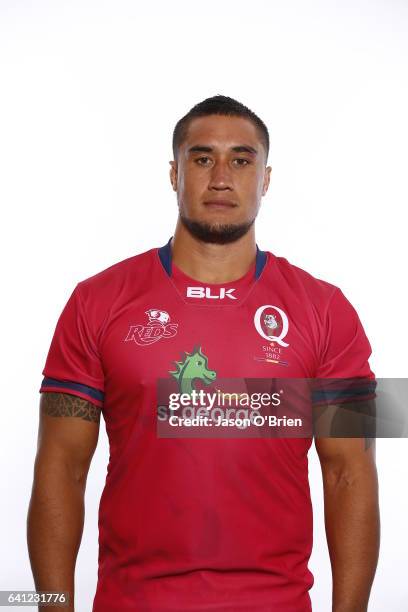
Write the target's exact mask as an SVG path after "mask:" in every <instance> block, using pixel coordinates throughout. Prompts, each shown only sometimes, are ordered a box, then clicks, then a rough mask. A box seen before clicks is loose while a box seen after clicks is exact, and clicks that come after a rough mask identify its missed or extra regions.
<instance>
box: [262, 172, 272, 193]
mask: <svg viewBox="0 0 408 612" xmlns="http://www.w3.org/2000/svg"><path fill="white" fill-rule="evenodd" d="M271 174H272V167H271V166H267V167H266V168H265V174H264V180H263V186H262V195H263V196H264V195H265V194H266V192H267V191H268V187H269V183H270V181H271Z"/></svg>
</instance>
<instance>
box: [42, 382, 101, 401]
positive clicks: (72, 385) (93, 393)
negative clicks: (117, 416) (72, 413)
mask: <svg viewBox="0 0 408 612" xmlns="http://www.w3.org/2000/svg"><path fill="white" fill-rule="evenodd" d="M48 386H51V387H61V388H64V389H72V390H73V391H80V392H81V393H85V394H86V395H89V397H92V398H93V399H95V400H99V401H100V402H103V400H104V397H105V394H104V393H103V392H102V391H99V389H94V387H88V386H87V385H83V384H81V383H77V382H72V381H71V380H57V379H56V378H47V377H44V378H43V381H42V383H41V387H48Z"/></svg>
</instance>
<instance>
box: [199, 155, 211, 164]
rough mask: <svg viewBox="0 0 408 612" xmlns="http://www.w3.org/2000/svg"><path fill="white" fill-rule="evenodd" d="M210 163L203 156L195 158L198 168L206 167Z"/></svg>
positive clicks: (208, 159)
mask: <svg viewBox="0 0 408 612" xmlns="http://www.w3.org/2000/svg"><path fill="white" fill-rule="evenodd" d="M209 161H211V160H210V158H209V157H206V156H203V157H197V159H196V162H197V163H198V164H199V165H200V166H207V165H208V162H209Z"/></svg>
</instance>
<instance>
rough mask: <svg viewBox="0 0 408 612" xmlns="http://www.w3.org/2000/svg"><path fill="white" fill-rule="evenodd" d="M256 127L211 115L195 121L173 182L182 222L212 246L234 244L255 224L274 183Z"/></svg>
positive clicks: (173, 164) (174, 163) (174, 165)
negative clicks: (263, 199) (268, 190)
mask: <svg viewBox="0 0 408 612" xmlns="http://www.w3.org/2000/svg"><path fill="white" fill-rule="evenodd" d="M265 161H266V152H265V149H264V146H263V143H262V140H261V137H260V134H259V132H258V130H257V128H256V127H255V125H254V124H253V123H252V122H251V121H250V120H248V119H245V118H243V117H227V116H220V115H209V116H206V117H197V118H195V119H193V120H192V121H191V123H190V124H189V127H188V131H187V135H186V138H185V139H184V141H183V142H182V143H181V145H180V148H179V151H178V158H177V161H172V162H170V164H171V171H170V179H171V183H172V186H173V189H174V191H176V192H177V201H178V206H179V214H180V218H181V220H182V221H183V223H184V225H185V226H186V227H187V229H188V230H189V231H190V232H191V233H193V234H194V235H196V236H197V237H198V238H200V239H202V240H204V241H208V242H218V243H225V242H232V241H234V240H236V239H238V238H239V237H241V236H242V235H244V234H245V233H246V232H247V231H248V230H249V228H250V227H251V225H252V223H253V222H254V220H255V218H256V216H257V213H258V210H259V207H260V204H261V198H262V196H263V195H265V193H266V191H267V189H268V186H269V180H270V173H271V168H270V167H267V168H266V167H265Z"/></svg>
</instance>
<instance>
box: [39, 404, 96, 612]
mask: <svg viewBox="0 0 408 612" xmlns="http://www.w3.org/2000/svg"><path fill="white" fill-rule="evenodd" d="M100 412H101V411H100V409H99V408H97V407H96V406H94V405H93V404H92V403H90V402H88V401H86V400H85V399H82V398H80V397H77V396H74V395H69V394H66V393H52V392H46V393H42V394H41V399H40V417H39V429H38V446H37V456H36V459H35V465H34V480H33V487H32V494H31V500H30V505H29V509H28V516H27V543H28V551H29V556H30V562H31V568H32V572H33V576H34V582H35V587H36V590H37V591H51V592H54V593H55V592H57V591H68V592H69V596H70V601H71V605H70V606H69V608H64V610H67V612H71V611H73V610H74V571H75V563H76V557H77V553H78V549H79V545H80V542H81V538H82V531H83V524H84V493H85V485H86V478H87V475H88V470H89V465H90V463H91V459H92V456H93V454H94V451H95V448H96V445H97V442H98V435H99V421H100ZM39 610H44V611H45V610H46V611H47V612H52V611H54V610H55V611H57V610H58V611H59V612H60V611H61V607H56V606H47V607H43V606H40V607H39Z"/></svg>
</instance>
